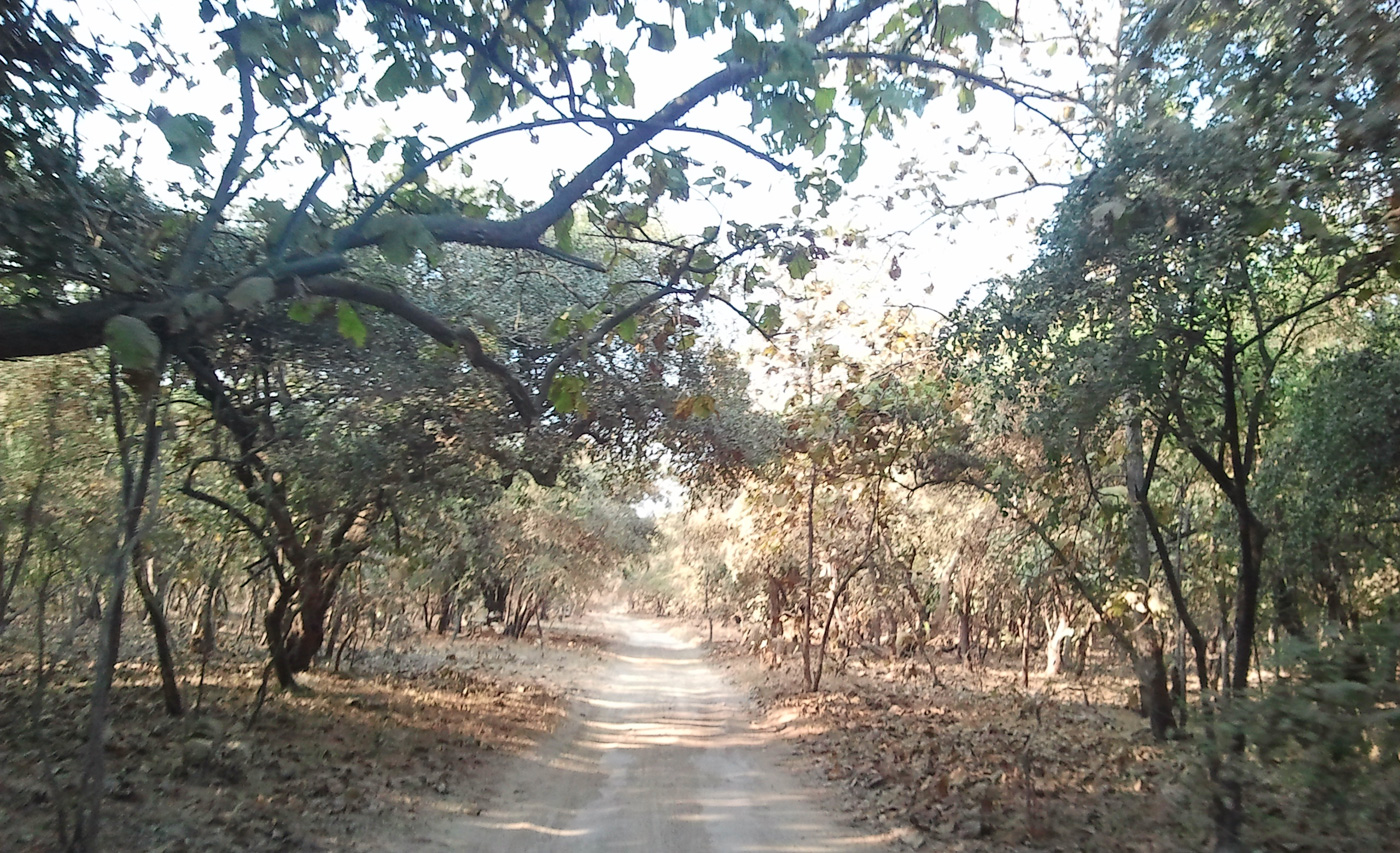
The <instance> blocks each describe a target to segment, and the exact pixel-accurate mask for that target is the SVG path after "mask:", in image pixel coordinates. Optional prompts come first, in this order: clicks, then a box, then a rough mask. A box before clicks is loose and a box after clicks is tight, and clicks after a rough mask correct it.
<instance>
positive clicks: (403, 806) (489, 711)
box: [0, 617, 1209, 853]
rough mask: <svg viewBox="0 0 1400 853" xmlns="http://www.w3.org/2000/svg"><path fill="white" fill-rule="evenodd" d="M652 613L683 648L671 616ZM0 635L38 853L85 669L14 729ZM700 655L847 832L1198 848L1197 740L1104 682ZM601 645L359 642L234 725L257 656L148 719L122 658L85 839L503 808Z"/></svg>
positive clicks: (12, 660)
mask: <svg viewBox="0 0 1400 853" xmlns="http://www.w3.org/2000/svg"><path fill="white" fill-rule="evenodd" d="M658 624H660V625H661V626H662V627H663V628H665V629H667V630H669V632H670V633H671V634H672V635H673V636H675V637H678V638H681V639H682V640H684V641H686V642H689V643H695V644H699V640H700V639H702V632H701V630H699V629H697V628H696V627H695V626H694V625H693V624H688V623H684V622H681V621H678V620H663V621H662V622H660V623H658ZM6 644H7V645H6V647H5V648H0V767H4V768H5V769H6V772H5V773H4V774H3V775H0V820H3V821H4V823H5V828H4V835H3V838H4V844H3V845H0V846H3V848H4V849H5V850H7V851H10V850H13V851H23V853H28V851H35V853H38V851H47V850H53V849H55V848H56V843H55V838H56V834H55V829H54V820H55V814H56V812H57V810H56V808H55V804H54V801H53V800H54V794H55V792H57V793H58V795H59V797H60V800H66V799H69V798H71V797H72V791H71V785H72V776H73V768H74V767H75V766H76V760H77V756H78V753H79V749H80V747H81V744H82V741H83V732H84V725H85V719H84V717H83V708H84V707H85V703H86V699H87V693H88V681H87V667H86V665H84V664H83V663H82V662H80V661H77V660H74V661H65V660H63V659H62V658H59V660H58V662H57V664H56V665H55V667H54V670H53V674H52V676H50V683H49V685H48V686H47V688H46V690H45V699H44V706H43V710H42V711H41V713H40V715H39V718H38V720H37V724H36V720H35V714H34V702H33V700H34V695H35V685H34V679H33V658H32V656H31V655H30V654H29V653H28V652H27V651H25V650H24V649H23V648H22V647H16V645H15V644H14V643H13V642H11V641H10V640H9V639H8V638H7V639H6ZM708 648H709V656H710V657H709V659H710V664H711V666H712V667H713V668H714V669H717V670H719V671H720V673H722V675H723V676H724V677H725V679H727V680H728V681H729V682H731V683H732V684H733V685H734V686H735V688H737V690H738V691H739V693H738V694H736V695H737V696H739V697H740V698H739V700H738V702H739V704H738V705H737V706H735V707H736V710H733V711H732V713H733V714H735V715H736V716H737V717H738V718H740V723H741V724H742V725H744V726H745V727H746V728H745V729H744V730H745V731H746V732H751V733H752V735H753V736H754V737H755V738H757V739H758V740H761V741H762V742H763V743H764V744H766V745H767V746H765V749H768V750H769V751H770V752H771V753H772V756H773V758H772V761H768V759H764V760H765V761H768V763H770V764H771V763H774V762H776V764H777V765H778V766H780V767H781V768H782V770H783V771H785V772H786V773H787V774H790V775H791V777H792V778H793V779H795V780H796V784H797V785H798V786H799V787H801V788H802V789H803V790H805V791H806V792H808V793H807V795H812V796H816V797H817V798H818V800H819V801H821V802H820V803H819V804H820V805H821V806H822V807H824V810H825V812H826V813H827V814H830V815H833V816H836V817H837V819H838V823H840V824H842V825H845V826H848V827H851V828H853V829H854V830H855V831H856V832H857V833H858V834H859V835H860V836H862V837H866V838H871V839H875V838H879V839H886V840H890V839H892V840H895V841H896V843H900V844H902V845H903V846H905V847H909V848H915V849H917V848H923V849H929V850H938V851H951V853H974V851H975V853H984V852H985V853H992V851H997V853H1010V851H1022V850H1024V851H1032V850H1033V851H1054V850H1064V851H1091V853H1096V851H1105V852H1106V851H1164V852H1165V851H1176V850H1200V849H1203V848H1204V847H1206V846H1207V839H1208V837H1209V827H1208V825H1207V823H1206V814H1207V813H1206V809H1205V807H1204V802H1203V794H1202V792H1203V791H1204V790H1205V786H1204V785H1203V784H1202V781H1201V777H1202V774H1201V772H1200V769H1199V767H1198V766H1197V765H1196V760H1195V758H1194V757H1193V756H1195V755H1196V754H1198V751H1197V750H1194V749H1190V748H1186V747H1184V746H1183V745H1181V744H1174V743H1168V744H1165V745H1162V744H1156V743H1154V742H1153V741H1152V739H1151V736H1150V733H1149V732H1148V729H1147V726H1146V724H1145V722H1144V721H1142V720H1141V719H1140V718H1139V717H1138V716H1136V715H1135V714H1133V713H1132V712H1130V711H1128V710H1126V709H1124V708H1123V707H1122V704H1123V698H1124V696H1125V694H1126V693H1127V692H1128V688H1129V683H1128V682H1127V681H1126V680H1124V679H1123V678H1122V677H1121V676H1122V675H1123V673H1118V672H1116V671H1113V672H1105V673H1102V674H1099V675H1096V676H1090V677H1087V678H1084V679H1078V680H1074V679H1068V678H1061V679H1053V680H1047V679H1045V678H1044V677H1043V676H1040V675H1038V674H1035V673H1032V674H1031V678H1030V685H1029V689H1027V688H1026V687H1023V686H1022V683H1021V672H1020V668H1019V661H1017V662H1014V663H1008V664H1007V665H1006V666H1004V667H1003V666H998V665H997V664H995V663H993V662H992V660H991V659H990V658H989V659H988V661H987V663H986V665H978V666H977V667H975V668H973V669H968V668H966V667H964V666H963V665H962V664H960V663H958V662H957V661H956V659H955V658H953V657H952V656H950V655H949V656H940V655H934V656H932V657H931V661H932V662H933V663H934V664H935V666H936V670H937V679H935V678H933V677H932V676H931V674H930V672H929V667H928V664H927V663H926V662H925V661H924V660H923V659H920V658H914V659H910V658H904V659H890V658H889V657H888V656H887V655H885V654H884V653H883V652H881V651H879V650H867V651H866V652H864V654H863V656H856V655H852V656H851V657H850V658H849V659H847V660H846V661H845V662H844V665H837V664H836V663H835V662H833V661H828V672H827V675H826V680H825V682H824V684H823V687H824V690H823V691H822V693H821V694H805V693H803V692H802V690H801V660H800V658H799V657H798V656H797V655H789V656H788V658H787V660H785V661H784V662H783V663H782V665H781V666H780V667H778V668H772V667H770V666H767V665H765V664H764V662H762V661H760V660H759V659H758V658H756V657H754V656H752V655H750V654H747V653H745V652H744V651H742V650H741V649H740V641H739V639H738V637H737V636H736V635H735V633H734V632H733V631H732V630H726V629H725V628H724V627H721V628H720V629H719V631H718V632H717V635H716V638H715V642H714V643H713V644H710V645H709V646H708ZM619 654H620V653H619V652H618V651H617V646H615V645H612V644H611V641H610V638H609V635H608V627H607V625H606V624H604V621H603V620H600V619H597V618H591V617H590V618H585V619H573V620H568V621H566V622H560V623H554V624H551V625H548V626H546V631H545V633H544V638H543V640H541V639H540V638H539V637H537V636H535V635H533V634H532V635H531V636H530V637H529V638H527V639H525V640H521V641H511V640H508V639H505V638H502V637H499V636H497V635H496V634H495V633H494V632H490V631H480V632H478V633H475V634H470V635H463V636H461V637H457V638H451V637H448V638H439V637H436V636H422V635H419V636H416V637H410V638H407V639H405V640H403V641H402V642H400V643H396V644H392V645H386V646H383V647H380V648H377V649H376V650H374V651H370V652H367V653H365V654H363V655H361V656H360V657H359V658H358V659H356V660H355V662H354V666H353V667H352V668H350V669H349V670H348V671H347V672H345V673H331V672H319V673H312V674H309V675H307V676H305V677H304V679H303V683H304V685H305V687H306V688H307V689H306V690H305V691H301V692H296V693H282V692H279V691H275V690H273V691H270V692H269V696H268V698H267V701H266V703H265V704H264V706H263V707H262V708H261V709H260V710H259V711H258V713H257V718H256V721H255V722H254V723H253V724H252V725H251V726H250V725H249V720H250V717H251V716H252V711H253V708H254V705H255V697H256V695H257V692H258V684H259V681H260V679H261V676H262V671H263V667H262V664H261V659H260V658H259V657H256V656H254V653H253V650H249V652H248V653H247V654H244V655H229V656H227V657H219V658H216V659H215V660H214V661H213V662H212V663H211V665H210V667H209V670H208V672H207V673H206V675H205V684H204V688H203V691H202V695H201V694H200V691H199V690H198V689H197V687H196V685H197V682H198V671H197V669H196V668H191V669H188V670H187V671H185V672H183V673H182V676H183V678H184V683H185V699H186V701H187V703H189V704H190V705H192V706H194V705H196V702H197V703H198V704H197V706H196V708H195V710H192V711H191V712H189V713H187V714H186V715H185V717H183V718H180V719H172V718H169V717H167V716H166V715H165V714H164V713H163V711H162V709H161V706H160V697H159V690H158V684H157V680H156V676H155V672H154V668H153V666H152V665H151V664H150V663H149V662H148V661H147V659H146V657H145V655H143V654H142V653H141V649H139V648H137V649H134V650H133V655H132V656H131V657H130V658H128V659H127V660H124V661H123V663H122V664H121V666H120V669H119V672H118V683H117V689H116V693H115V708H114V711H115V713H114V716H113V724H112V727H111V730H110V734H109V739H108V762H109V767H110V768H111V778H110V786H109V790H110V795H109V797H108V799H107V801H106V804H105V806H104V809H105V811H104V825H105V827H106V838H107V845H106V848H105V849H111V850H122V851H161V853H181V851H191V853H192V851H235V850H236V851H252V852H253V853H263V852H264V851H292V850H298V851H318V850H320V851H331V850H335V851H341V850H345V851H366V853H367V852H368V851H381V850H383V849H386V843H387V841H386V840H392V841H393V842H394V843H393V844H390V845H389V846H392V847H396V848H402V849H419V847H423V846H431V844H430V843H429V842H430V841H431V840H432V838H433V833H434V831H435V829H434V827H440V825H441V824H442V821H443V820H444V817H445V816H446V817H447V818H449V819H452V820H457V819H460V818H463V817H465V818H470V817H471V816H473V815H476V814H479V813H480V812H481V811H482V810H483V809H487V810H489V809H491V808H493V807H495V806H497V805H499V803H500V802H502V801H503V799H509V797H510V792H508V791H505V790H504V788H503V787H502V786H503V785H504V786H505V787H510V786H511V785H512V784H513V783H512V782H511V781H510V780H511V779H512V778H513V776H512V774H516V773H518V771H519V769H520V768H521V767H522V766H524V765H527V764H528V763H529V762H523V761H520V760H517V756H521V755H524V754H527V753H531V754H533V753H532V751H538V750H536V746H537V745H540V744H543V745H544V746H542V747H541V748H542V749H547V748H548V744H549V743H551V742H553V740H558V739H559V737H554V738H553V740H551V732H553V731H554V730H555V729H556V728H559V727H560V726H561V725H563V726H564V729H563V730H561V731H562V733H563V734H567V730H568V726H571V725H577V724H579V721H578V720H574V719H572V718H570V717H569V713H570V708H571V706H572V707H573V711H574V714H573V716H579V714H578V712H579V711H580V709H583V708H584V707H585V706H586V702H577V701H573V700H575V699H578V698H579V697H580V696H581V695H582V693H581V691H584V690H586V689H593V690H596V689H597V685H598V684H604V685H606V684H607V683H608V681H609V678H610V676H609V673H610V672H612V670H611V669H610V667H613V666H615V665H616V662H617V661H618V660H619V659H624V658H625V657H626V655H622V656H621V658H620V657H619ZM1091 670H1092V666H1091ZM614 680H616V679H614ZM590 685H591V687H590ZM707 689H708V688H707ZM744 693H747V694H748V697H749V698H750V699H751V700H752V707H751V708H749V709H745V708H743V707H742V706H743V705H744V704H745V703H744V701H743V698H742V697H743V694H744ZM604 704H607V703H604ZM613 704H617V703H613ZM622 704H627V703H622ZM726 707H727V706H726ZM727 713H728V712H727ZM566 718H567V719H566ZM629 725H630V723H629ZM614 728H616V727H614ZM561 736H562V735H561ZM745 760H747V759H745ZM46 766H47V767H48V768H51V769H52V771H53V773H54V777H53V778H54V782H53V783H50V782H49V781H46V773H47V772H48V771H46V769H45V768H46ZM804 796H806V795H804ZM468 823H470V821H468ZM415 839H418V840H421V842H423V843H422V844H420V843H419V841H416V840H415Z"/></svg>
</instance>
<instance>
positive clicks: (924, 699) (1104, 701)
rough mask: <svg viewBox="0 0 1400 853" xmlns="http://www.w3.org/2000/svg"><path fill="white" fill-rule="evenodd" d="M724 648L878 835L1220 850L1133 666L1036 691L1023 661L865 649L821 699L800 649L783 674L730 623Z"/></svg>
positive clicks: (932, 841)
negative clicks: (1133, 699) (808, 683)
mask: <svg viewBox="0 0 1400 853" xmlns="http://www.w3.org/2000/svg"><path fill="white" fill-rule="evenodd" d="M711 648H712V657H713V659H714V660H715V662H716V663H717V665H719V666H720V667H722V668H723V671H724V672H725V674H726V675H727V676H728V677H729V678H731V679H732V680H733V681H735V682H736V683H738V684H740V685H743V686H746V687H747V688H748V690H749V693H750V695H751V696H752V697H753V699H754V701H755V703H756V705H757V707H758V709H759V713H760V725H761V726H762V727H764V728H766V729H768V730H770V731H773V732H774V733H776V734H777V735H778V736H780V737H782V738H785V739H786V740H787V741H788V742H789V743H790V744H791V746H792V749H793V751H794V758H793V760H792V762H791V764H792V770H793V772H794V773H795V774H799V775H801V774H805V775H806V777H807V778H808V779H809V780H810V782H811V784H812V786H813V787H815V788H817V789H818V790H820V791H822V792H823V793H824V795H825V796H826V798H827V799H828V805H829V806H830V807H831V808H833V809H835V810H839V811H840V812H843V813H845V814H846V815H847V816H848V818H849V819H850V820H851V821H852V822H853V824H854V825H856V826H868V827H869V830H870V831H871V832H872V833H895V834H897V835H899V836H900V837H901V838H902V840H903V841H904V843H905V844H906V845H907V846H908V847H910V848H915V849H920V848H921V849H927V850H936V851H940V853H974V852H975V853H992V851H996V853H1013V851H1086V853H1098V852H1099V851H1103V853H1108V851H1113V852H1114V853H1121V851H1142V853H1147V851H1152V853H1167V851H1173V852H1174V851H1188V850H1190V851H1198V850H1202V849H1207V848H1208V847H1209V839H1210V837H1211V836H1210V825H1209V823H1208V819H1207V809H1206V803H1205V796H1204V794H1203V792H1204V791H1205V790H1206V786H1205V784H1204V772H1203V769H1202V768H1201V767H1200V766H1199V761H1198V758H1197V756H1198V754H1199V753H1198V751H1197V750H1194V749H1192V748H1189V747H1187V746H1185V745H1183V744H1180V743H1166V744H1158V743H1154V742H1153V740H1152V736H1151V732H1150V730H1149V729H1148V726H1147V723H1146V721H1145V720H1143V719H1142V718H1141V717H1139V716H1138V715H1137V714H1136V713H1134V712H1132V711H1129V710H1127V709H1126V707H1125V705H1126V702H1125V698H1126V696H1127V695H1128V694H1129V691H1130V690H1132V689H1135V688H1134V687H1133V684H1134V683H1133V682H1131V681H1130V680H1129V679H1128V678H1126V675H1127V673H1126V672H1122V671H1118V668H1115V669H1114V670H1113V671H1111V672H1104V673H1099V674H1093V673H1092V670H1093V667H1092V665H1091V667H1090V670H1091V674H1090V675H1088V676H1086V677H1084V678H1080V679H1070V678H1068V677H1060V678H1055V679H1047V678H1045V676H1044V675H1043V674H1040V673H1037V672H1034V671H1032V672H1031V673H1030V678H1029V682H1030V683H1029V688H1027V687H1026V686H1023V683H1022V672H1021V667H1020V660H1019V659H1016V660H1014V661H1005V662H994V661H993V660H992V658H990V657H989V658H988V659H987V661H986V662H985V664H982V663H979V664H978V665H977V666H976V667H974V668H971V669H969V668H967V667H965V666H964V665H963V664H962V663H961V662H960V661H958V660H957V658H956V656H955V655H952V654H946V655H939V654H936V653H930V657H929V659H928V661H925V660H924V659H923V658H920V657H914V658H891V657H890V656H888V655H887V654H886V653H885V652H884V651H883V650H866V651H864V653H863V654H862V655H859V656H858V655H854V654H853V655H852V656H851V657H850V658H849V659H847V660H846V661H845V664H844V666H841V665H839V664H838V663H837V662H835V661H832V660H828V661H827V665H826V673H825V675H824V677H823V684H822V688H823V689H822V691H821V693H819V694H811V693H804V692H803V691H802V661H801V657H800V654H797V653H793V654H789V655H788V656H787V658H786V659H785V660H784V661H782V663H781V665H779V666H777V667H774V666H772V663H771V662H766V663H765V662H764V661H761V660H760V659H759V658H757V657H755V656H753V655H752V654H749V653H747V652H746V651H745V650H743V649H742V648H741V641H740V639H739V638H738V636H737V635H736V632H734V631H732V630H726V629H724V628H719V629H718V630H717V632H716V636H715V642H714V643H713V644H712V646H711ZM929 663H932V664H933V669H934V670H936V673H937V677H936V678H934V676H933V674H932V673H931V672H930V667H929ZM1035 663H1037V661H1035V660H1034V659H1033V660H1032V666H1034V665H1035ZM1039 663H1040V664H1041V665H1042V666H1043V659H1042V660H1041V661H1039ZM833 670H835V671H833Z"/></svg>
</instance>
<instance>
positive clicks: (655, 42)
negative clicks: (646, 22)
mask: <svg viewBox="0 0 1400 853" xmlns="http://www.w3.org/2000/svg"><path fill="white" fill-rule="evenodd" d="M647 46H648V47H650V48H651V49H652V50H660V51H664V52H667V53H669V52H670V51H673V50H675V49H676V31H675V30H673V29H671V28H670V27H668V26H666V25H665V24H656V25H655V26H653V27H652V28H651V35H650V36H649V37H648V38H647Z"/></svg>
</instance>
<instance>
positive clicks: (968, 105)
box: [958, 86, 977, 113]
mask: <svg viewBox="0 0 1400 853" xmlns="http://www.w3.org/2000/svg"><path fill="white" fill-rule="evenodd" d="M976 108H977V95H976V94H974V93H973V91H972V87H971V86H959V87H958V112H960V113H970V112H972V111H973V110H974V109H976Z"/></svg>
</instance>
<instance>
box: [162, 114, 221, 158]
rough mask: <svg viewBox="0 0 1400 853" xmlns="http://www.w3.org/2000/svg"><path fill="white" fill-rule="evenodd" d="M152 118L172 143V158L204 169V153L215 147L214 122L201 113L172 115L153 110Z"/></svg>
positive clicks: (170, 143) (168, 141) (167, 140)
mask: <svg viewBox="0 0 1400 853" xmlns="http://www.w3.org/2000/svg"><path fill="white" fill-rule="evenodd" d="M151 118H152V120H153V121H155V123H156V127H159V128H160V132H161V133H162V134H164V135H165V141H166V143H168V144H169V145H170V159H171V160H174V161H175V162H176V163H179V164H180V165H182V166H189V167H190V168H191V169H194V170H195V171H198V172H202V171H204V155H205V154H207V153H209V152H210V151H212V150H213V149H214V123H213V122H212V121H210V120H209V119H207V118H205V117H204V116H201V115H195V114H194V113H185V114H184V115H170V114H169V113H167V112H165V111H164V110H152V115H151Z"/></svg>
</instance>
